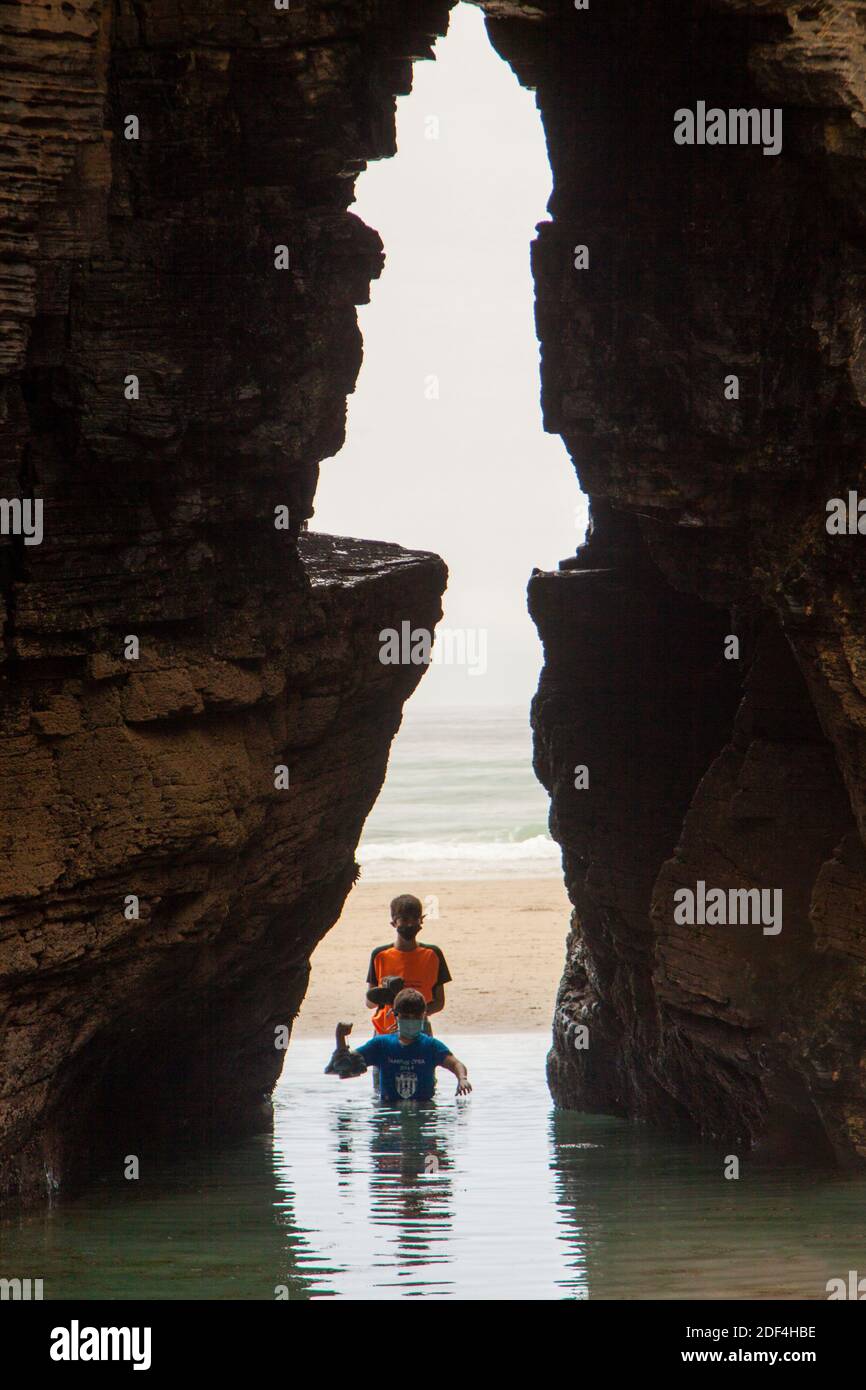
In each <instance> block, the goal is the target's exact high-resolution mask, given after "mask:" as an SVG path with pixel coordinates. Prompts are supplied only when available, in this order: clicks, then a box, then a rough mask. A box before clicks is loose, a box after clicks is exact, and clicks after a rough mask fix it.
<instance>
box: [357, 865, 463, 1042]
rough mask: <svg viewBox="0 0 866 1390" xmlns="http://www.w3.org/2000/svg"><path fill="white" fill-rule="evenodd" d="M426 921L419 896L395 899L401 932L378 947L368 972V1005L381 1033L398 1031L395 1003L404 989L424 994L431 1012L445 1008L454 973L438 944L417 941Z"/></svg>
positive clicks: (393, 907)
mask: <svg viewBox="0 0 866 1390" xmlns="http://www.w3.org/2000/svg"><path fill="white" fill-rule="evenodd" d="M423 920H424V909H423V907H422V906H421V902H420V900H419V899H418V898H416V897H413V895H412V894H411V893H402V894H401V895H400V897H399V898H394V900H393V902H392V903H391V926H392V927H394V928H396V931H397V939H396V942H395V943H394V945H393V946H377V947H376V949H375V951H374V952H373V954H372V955H371V957H370V969H369V970H368V972H367V984H368V985H369V986H370V988H369V990H368V992H367V1008H368V1009H374V1010H375V1012H374V1014H373V1028H374V1030H375V1032H377V1033H395V1032H396V1031H397V1020H396V1019H395V1017H394V1010H393V1009H392V1007H391V1005H392V1002H393V1000H394V998H395V996H396V994H397V993H398V991H399V990H401V989H403V988H406V989H417V990H418V991H419V993H421V994H423V996H424V1002H425V1003H426V1005H427V1013H428V1014H438V1013H439V1012H440V1011H441V1010H442V1009H444V1007H445V986H446V985H447V984H448V982H449V980H450V979H451V973H450V971H449V969H448V966H447V965H446V963H445V957H444V956H443V954H442V952H441V950H440V949H439V947H438V946H426V945H425V944H424V943H423V942H421V941H418V940H417V936H418V933H419V932H420V930H421V923H422V922H423ZM392 982H393V983H392Z"/></svg>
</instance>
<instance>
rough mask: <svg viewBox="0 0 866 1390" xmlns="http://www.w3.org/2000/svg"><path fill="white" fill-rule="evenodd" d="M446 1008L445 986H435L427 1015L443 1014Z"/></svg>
mask: <svg viewBox="0 0 866 1390" xmlns="http://www.w3.org/2000/svg"><path fill="white" fill-rule="evenodd" d="M444 1008H445V986H444V985H434V986H433V998H432V999H431V1000H430V1003H429V1004H428V1005H427V1013H428V1015H429V1014H439V1013H441V1012H442V1010H443V1009H444Z"/></svg>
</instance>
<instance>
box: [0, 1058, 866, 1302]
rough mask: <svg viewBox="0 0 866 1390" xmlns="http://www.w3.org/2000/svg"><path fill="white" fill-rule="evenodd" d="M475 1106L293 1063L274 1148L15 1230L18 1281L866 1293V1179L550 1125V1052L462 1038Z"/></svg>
mask: <svg viewBox="0 0 866 1390" xmlns="http://www.w3.org/2000/svg"><path fill="white" fill-rule="evenodd" d="M449 1041H450V1042H451V1043H452V1044H453V1045H454V1047H455V1050H456V1051H457V1053H458V1055H459V1056H462V1057H465V1059H466V1061H467V1064H468V1066H469V1068H470V1072H471V1075H472V1079H473V1083H474V1085H475V1087H476V1089H475V1091H474V1092H473V1094H472V1096H471V1097H469V1098H468V1099H467V1100H461V1101H459V1102H458V1101H456V1100H455V1098H454V1093H453V1086H452V1085H451V1079H450V1078H448V1081H447V1082H446V1083H445V1084H443V1085H441V1086H440V1090H439V1093H438V1095H437V1099H436V1101H435V1102H434V1103H433V1104H430V1105H418V1106H406V1107H399V1108H394V1109H389V1108H384V1107H382V1106H381V1105H380V1104H379V1102H378V1101H376V1100H375V1098H374V1096H373V1093H372V1088H371V1086H370V1082H369V1079H368V1078H364V1077H362V1078H360V1079H358V1080H356V1081H346V1082H341V1081H338V1080H337V1079H336V1078H334V1077H330V1076H328V1077H326V1076H323V1074H322V1067H323V1065H324V1061H325V1057H326V1055H327V1052H328V1043H327V1041H326V1042H320V1041H318V1040H315V1039H303V1040H301V1042H300V1043H299V1044H296V1045H293V1047H292V1048H291V1049H290V1054H289V1061H288V1064H287V1068H286V1072H285V1075H284V1078H283V1080H282V1082H281V1084H280V1086H279V1087H278V1090H277V1092H276V1094H275V1099H274V1135H273V1138H270V1137H268V1138H260V1139H256V1140H252V1141H246V1142H244V1143H239V1144H234V1145H230V1146H227V1147H226V1148H224V1149H223V1150H221V1151H219V1152H217V1153H214V1154H212V1155H210V1156H207V1157H205V1158H203V1159H202V1158H199V1157H195V1158H193V1157H191V1156H190V1157H187V1158H184V1157H182V1156H181V1157H179V1158H178V1157H175V1158H173V1159H172V1160H170V1161H168V1160H165V1159H163V1158H160V1157H159V1156H158V1155H156V1154H150V1155H143V1156H142V1169H141V1171H142V1176H141V1179H140V1180H139V1181H138V1182H124V1181H123V1179H122V1178H120V1177H119V1176H116V1177H115V1178H114V1179H112V1180H111V1181H109V1182H106V1183H103V1184H100V1185H99V1186H97V1187H96V1188H94V1189H93V1190H92V1191H91V1192H90V1193H89V1194H88V1195H87V1196H86V1197H85V1198H81V1199H78V1200H75V1201H70V1200H68V1199H66V1198H61V1200H60V1201H58V1203H57V1204H56V1205H55V1206H54V1208H53V1209H52V1210H45V1211H40V1212H31V1213H26V1214H23V1215H18V1216H15V1217H7V1218H6V1219H5V1220H3V1221H0V1277H4V1278H16V1277H18V1278H27V1277H30V1278H41V1279H43V1281H44V1285H45V1297H46V1298H49V1299H50V1298H73V1297H77V1298H191V1299H204V1298H207V1299H221V1298H243V1299H268V1300H272V1299H274V1298H275V1296H277V1294H276V1293H275V1291H276V1290H282V1291H284V1292H283V1296H286V1295H287V1296H288V1297H289V1298H290V1299H292V1300H299V1299H300V1300H306V1299H318V1298H332V1297H343V1298H346V1297H349V1298H358V1299H394V1298H418V1297H422V1296H423V1297H426V1298H449V1297H459V1298H463V1299H473V1298H494V1299H495V1298H500V1299H514V1298H519V1299H523V1300H526V1299H563V1298H566V1299H585V1298H593V1299H598V1298H629V1299H634V1298H677V1299H679V1298H720V1297H732V1298H825V1297H826V1283H827V1280H828V1279H830V1278H837V1277H843V1278H844V1277H846V1276H847V1272H848V1270H849V1269H854V1270H860V1271H861V1273H866V1254H864V1235H866V1231H864V1225H866V1222H864V1215H863V1213H864V1211H866V1179H864V1178H862V1177H860V1178H850V1177H845V1176H842V1175H833V1174H827V1173H826V1172H818V1171H813V1172H810V1171H808V1170H805V1169H801V1170H792V1169H786V1170H779V1171H777V1172H773V1171H768V1170H766V1169H758V1168H751V1167H750V1165H749V1164H748V1163H744V1164H743V1165H742V1169H741V1177H740V1178H739V1179H738V1180H736V1181H727V1180H726V1179H725V1178H724V1176H723V1174H724V1154H723V1153H722V1152H721V1151H720V1150H717V1149H716V1148H715V1147H713V1146H702V1145H696V1144H691V1143H685V1142H682V1141H674V1140H670V1139H666V1138H664V1137H662V1136H659V1135H653V1134H652V1133H650V1132H649V1131H647V1130H644V1129H641V1128H639V1127H636V1126H632V1125H628V1124H626V1123H625V1122H624V1121H619V1120H612V1119H606V1118H604V1117H601V1116H586V1115H575V1114H569V1113H567V1112H554V1111H553V1110H552V1107H551V1104H550V1097H549V1095H548V1093H547V1089H546V1087H545V1085H544V1080H543V1078H544V1054H545V1050H546V1046H547V1039H546V1037H545V1036H543V1035H517V1036H506V1035H503V1036H499V1037H494V1036H486V1037H478V1036H474V1037H462V1038H461V1037H453V1038H449Z"/></svg>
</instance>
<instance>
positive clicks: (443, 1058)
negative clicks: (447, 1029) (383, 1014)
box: [325, 989, 472, 1103]
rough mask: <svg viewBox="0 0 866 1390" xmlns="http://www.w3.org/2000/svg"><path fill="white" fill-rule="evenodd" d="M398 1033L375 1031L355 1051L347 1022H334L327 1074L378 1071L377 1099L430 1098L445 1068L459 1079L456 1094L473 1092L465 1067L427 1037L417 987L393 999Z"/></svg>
mask: <svg viewBox="0 0 866 1390" xmlns="http://www.w3.org/2000/svg"><path fill="white" fill-rule="evenodd" d="M393 1007H394V1016H395V1018H396V1020H397V1032H396V1033H378V1034H377V1035H376V1037H374V1038H371V1039H370V1041H369V1042H366V1043H363V1044H362V1045H361V1046H360V1047H359V1048H358V1049H357V1050H356V1051H354V1052H353V1051H351V1050H350V1049H349V1048H348V1047H347V1045H346V1038H347V1037H348V1036H349V1034H350V1033H351V1031H352V1025H351V1023H338V1024H337V1047H336V1050H335V1051H334V1055H333V1056H332V1058H331V1060H330V1062H329V1063H328V1065H327V1066H326V1067H325V1071H326V1072H333V1073H335V1074H336V1075H337V1076H339V1077H341V1078H343V1079H344V1080H345V1079H346V1077H349V1076H361V1075H363V1073H364V1072H365V1071H366V1070H367V1067H368V1066H372V1067H378V1068H379V1098H380V1099H381V1100H385V1101H389V1102H393V1103H397V1102H399V1101H401V1100H432V1098H433V1089H434V1086H435V1071H436V1068H437V1067H445V1068H446V1069H447V1070H448V1071H451V1072H453V1073H454V1075H455V1076H456V1077H457V1094H458V1096H466V1095H468V1094H469V1092H470V1091H471V1090H472V1087H471V1086H470V1084H469V1077H468V1075H467V1072H466V1068H465V1066H464V1065H463V1063H462V1062H461V1061H459V1059H458V1058H457V1057H455V1056H454V1054H453V1053H452V1051H451V1049H450V1048H449V1047H446V1045H445V1043H444V1042H442V1040H441V1039H440V1038H434V1037H433V1036H432V1035H431V1034H429V1033H425V1032H424V1031H423V1028H424V1019H425V1016H426V1013H427V1005H426V1002H425V1000H424V995H423V994H421V992H420V991H419V990H417V989H401V991H400V993H399V994H398V995H397V997H396V999H395V1000H394V1005H393Z"/></svg>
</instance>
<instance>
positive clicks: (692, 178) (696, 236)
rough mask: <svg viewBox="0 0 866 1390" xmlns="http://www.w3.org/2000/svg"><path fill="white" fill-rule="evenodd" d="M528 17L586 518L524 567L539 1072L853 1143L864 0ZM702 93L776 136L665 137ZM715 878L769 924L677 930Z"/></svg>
mask: <svg viewBox="0 0 866 1390" xmlns="http://www.w3.org/2000/svg"><path fill="white" fill-rule="evenodd" d="M496 8H497V9H498V11H499V12H500V14H502V15H505V9H506V7H504V6H498V7H496ZM540 8H542V9H544V8H545V7H543V6H542V7H540ZM571 8H572V7H568V9H571ZM546 15H547V17H546V18H545V19H544V20H543V21H538V22H536V23H527V22H520V21H519V20H509V19H508V18H507V17H506V18H503V19H501V20H500V21H497V22H496V23H495V24H494V25H493V36H494V39H495V42H496V43H497V46H498V47H499V48H500V50H501V51H502V52H503V54H504V55H505V56H506V57H508V58H509V60H510V61H512V62H513V64H514V66H515V68H516V70H517V71H518V73H519V74H520V75H521V76H522V78H523V80H524V81H526V82H529V83H531V84H533V85H536V86H537V89H538V103H539V106H540V109H541V111H542V115H543V118H544V122H545V128H546V130H547V134H548V141H549V148H550V156H551V164H552V168H553V175H554V183H555V189H554V194H553V198H552V200H551V207H550V210H551V221H550V222H549V223H546V224H543V225H542V226H541V227H540V229H539V236H538V239H537V241H536V243H535V245H534V247H533V264H534V270H535V277H536V287H537V322H538V330H539V337H540V339H541V343H542V354H543V359H542V392H543V403H544V409H545V420H546V426H547V428H548V429H551V430H554V431H558V432H560V433H561V434H562V436H563V438H564V439H565V441H566V443H567V445H568V447H569V450H570V452H571V454H572V457H573V459H574V461H575V465H576V468H577V471H578V474H579V476H580V478H581V480H582V483H583V486H584V488H585V490H586V491H587V492H588V493H589V494H590V497H591V499H592V510H593V517H594V521H593V530H592V534H591V537H590V539H589V541H588V543H587V544H586V545H585V546H584V547H583V549H582V550H580V551H579V552H578V555H577V557H575V558H573V559H571V560H569V561H567V562H566V563H565V564H564V565H563V567H562V569H561V571H560V572H559V573H557V574H538V575H536V576H535V577H534V578H533V579H532V581H531V584H530V591H529V592H530V606H531V610H532V612H533V614H534V616H535V619H536V622H537V624H538V627H539V631H540V633H541V635H542V637H543V639H544V644H545V668H544V673H543V675H542V679H541V684H540V688H539V693H538V696H537V698H536V701H535V706H534V713H533V722H534V728H535V739H536V762H537V769H538V772H539V775H540V776H541V778H542V780H543V781H544V782H545V784H546V785H547V786H548V788H549V789H550V791H551V794H552V797H553V812H552V826H553V832H554V834H555V835H556V837H557V838H558V839H559V840H560V843H561V844H562V847H563V858H564V865H565V873H566V879H567V882H568V887H569V892H570V895H571V898H572V901H573V903H574V905H575V910H574V915H573V922H572V928H573V929H572V933H571V936H570V938H569V946H568V958H567V963H566V971H565V975H564V978H563V982H562V987H561V990H560V994H559V998H558V1001H557V1009H556V1018H555V1025H554V1045H553V1049H552V1052H551V1055H550V1065H549V1074H550V1081H551V1085H552V1089H553V1092H554V1095H555V1096H556V1098H557V1099H558V1100H559V1101H560V1102H562V1103H564V1104H568V1105H576V1106H585V1107H588V1108H593V1109H602V1110H609V1111H614V1112H617V1113H621V1114H627V1115H637V1116H641V1117H646V1118H650V1119H654V1120H661V1121H663V1122H666V1123H676V1122H682V1123H685V1124H687V1125H689V1126H691V1127H693V1128H695V1129H698V1130H700V1131H702V1132H704V1133H706V1134H710V1135H714V1136H719V1137H723V1138H724V1139H725V1141H726V1142H730V1143H739V1144H741V1145H743V1146H757V1147H758V1148H761V1149H763V1150H764V1151H766V1152H774V1153H788V1152H791V1151H793V1150H797V1149H805V1150H806V1151H807V1152H808V1153H810V1154H812V1155H813V1156H826V1155H829V1154H830V1153H832V1154H835V1156H836V1157H837V1158H838V1159H840V1160H841V1161H843V1162H853V1163H856V1162H861V1161H863V1160H864V1159H866V1084H864V1075H866V1070H864V1066H863V1058H864V1056H866V1025H864V1022H863V1019H864V1003H866V997H864V991H866V977H864V971H863V964H864V941H866V935H864V933H866V877H864V871H866V858H864V851H863V836H864V831H866V809H864V797H866V779H864V772H863V769H864V766H866V744H864V732H866V723H864V721H866V702H864V696H866V684H864V680H866V675H864V672H866V668H864V650H866V648H864V616H863V615H864V611H866V609H864V602H863V600H864V559H863V556H864V544H866V541H864V538H863V536H862V535H860V534H858V533H856V532H855V533H854V534H850V535H837V534H831V533H830V532H829V531H828V529H827V520H828V511H827V504H828V501H829V500H830V499H832V498H842V499H846V501H847V499H848V496H849V492H851V491H854V492H856V491H857V490H858V489H859V496H861V497H862V496H863V495H864V490H866V479H864V470H863V444H864V425H866V417H864V404H866V394H864V387H863V366H862V364H863V285H864V271H866V260H864V208H866V200H864V191H866V188H864V174H866V163H864V156H866V144H864V133H863V125H864V96H866V80H864V79H866V56H864V45H863V10H862V7H861V6H859V5H857V4H853V3H842V2H841V0H840V2H839V3H834V2H833V0H830V3H822V4H819V5H815V6H803V5H791V4H784V3H778V0H770V3H757V0H756V2H755V3H749V0H730V3H725V0H718V2H717V3H688V4H684V3H683V4H680V3H672V4H669V5H666V6H664V7H662V8H660V7H656V6H647V5H641V4H631V3H617V2H616V0H613V2H612V3H610V4H606V5H604V6H594V5H593V6H591V7H590V8H589V10H588V11H584V12H581V13H579V14H576V13H572V14H566V8H565V7H561V6H556V7H554V6H550V7H547V10H546ZM701 102H703V103H705V104H706V106H707V107H713V108H721V109H723V110H725V111H728V110H739V109H750V108H759V109H764V108H766V109H767V110H768V112H773V111H774V110H775V109H776V108H778V109H779V111H780V112H781V118H782V121H783V127H782V128H783V132H784V134H783V144H782V149H781V152H780V153H772V152H770V153H765V152H764V148H763V147H762V146H761V145H760V144H757V143H756V144H739V145H737V144H729V145H727V146H720V145H718V144H716V145H714V146H710V145H707V144H703V145H702V144H698V143H694V144H692V145H684V144H678V143H676V142H675V140H674V125H675V122H674V113H675V111H677V110H678V109H682V108H687V109H690V110H691V111H693V112H697V110H698V106H699V103H701ZM579 246H585V247H586V248H587V251H588V256H589V265H588V268H587V269H580V268H576V267H575V261H576V259H577V257H576V255H575V252H576V248H578V247H579ZM732 376H733V377H736V378H737V384H738V393H734V392H733V391H732V390H730V389H728V388H729V387H730V381H731V377H732ZM728 636H737V637H738V639H739V656H738V658H737V659H733V660H727V659H726V656H725V648H726V638H727V637H728ZM578 765H586V767H587V768H588V774H589V786H588V788H587V789H579V788H578V787H576V786H575V780H576V779H575V775H574V773H575V768H576V767H577V766H578ZM700 883H703V884H704V889H705V890H707V891H708V890H709V889H711V888H712V889H715V890H719V891H721V892H722V893H724V894H725V895H726V898H727V897H728V895H729V894H730V892H731V890H748V889H752V888H760V889H764V890H769V891H771V892H772V893H779V894H780V895H781V896H780V899H779V901H780V902H781V903H783V905H784V906H783V917H782V918H781V919H780V922H781V925H780V929H779V930H778V931H776V929H775V926H771V927H770V928H769V930H766V931H765V930H764V925H765V924H762V922H758V923H757V924H755V923H752V922H749V923H744V922H742V921H740V922H739V923H738V922H736V921H732V920H730V919H729V920H728V921H727V922H726V923H725V922H713V921H710V920H708V921H707V922H706V923H701V922H700V921H694V922H692V923H688V922H682V921H681V920H679V921H678V912H680V911H683V910H685V911H687V908H686V909H683V898H682V897H678V896H677V894H678V893H679V890H682V889H688V890H689V891H690V892H691V893H692V894H694V895H696V894H697V893H698V892H699V891H700V890H699V887H698V885H699V884H700ZM581 1026H583V1027H585V1028H586V1029H587V1030H588V1035H585V1034H581V1032H580V1029H581ZM587 1036H588V1045H586V1046H585V1045H584V1043H585V1042H586V1039H587Z"/></svg>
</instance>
